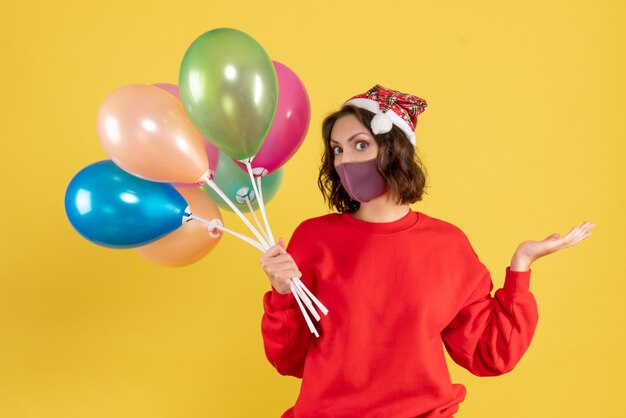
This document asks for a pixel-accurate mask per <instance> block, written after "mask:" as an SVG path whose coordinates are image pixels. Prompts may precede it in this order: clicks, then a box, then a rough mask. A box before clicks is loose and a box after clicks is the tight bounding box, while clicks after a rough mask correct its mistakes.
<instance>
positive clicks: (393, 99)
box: [342, 84, 428, 146]
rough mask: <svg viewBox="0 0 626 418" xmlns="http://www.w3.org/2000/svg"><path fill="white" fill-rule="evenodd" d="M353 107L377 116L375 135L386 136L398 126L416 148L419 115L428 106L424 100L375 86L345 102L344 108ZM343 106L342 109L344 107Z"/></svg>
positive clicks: (373, 125) (373, 120) (374, 125)
mask: <svg viewBox="0 0 626 418" xmlns="http://www.w3.org/2000/svg"><path fill="white" fill-rule="evenodd" d="M346 105H353V106H356V107H359V108H361V109H366V110H369V111H370V112H373V113H374V114H375V116H374V118H373V119H372V123H371V127H372V132H374V134H375V135H378V134H384V133H387V132H389V131H390V130H391V127H392V124H393V125H396V126H397V127H399V128H400V129H402V132H404V134H405V135H406V137H407V138H408V139H409V141H411V144H413V146H415V132H414V131H415V126H416V125H417V115H419V114H420V113H422V112H423V111H424V110H425V109H426V106H427V105H428V104H427V103H426V101H425V100H424V99H420V98H419V97H417V96H413V95H411V94H406V93H402V92H399V91H396V90H391V89H388V88H385V87H383V86H381V85H380V84H377V85H375V86H374V87H372V88H371V89H369V90H368V91H367V92H365V93H363V94H358V95H356V96H354V97H352V98H351V99H350V100H348V101H347V102H345V103H344V104H343V106H346ZM343 106H342V107H343Z"/></svg>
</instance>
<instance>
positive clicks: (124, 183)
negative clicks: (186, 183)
mask: <svg viewBox="0 0 626 418" xmlns="http://www.w3.org/2000/svg"><path fill="white" fill-rule="evenodd" d="M186 208H187V202H186V201H185V199H184V198H183V197H182V196H181V195H180V194H179V193H178V192H177V191H176V189H174V187H173V186H172V185H170V184H168V183H157V182H153V181H148V180H144V179H140V178H139V177H135V176H133V175H132V174H129V173H127V172H126V171H124V170H122V169H121V168H119V167H118V166H117V165H115V163H113V162H112V161H110V160H105V161H99V162H96V163H93V164H91V165H89V166H87V167H85V168H83V169H82V170H81V171H79V172H78V174H76V175H75V176H74V178H73V179H72V181H70V184H69V185H68V187H67V190H66V192H65V213H66V215H67V217H68V219H69V221H70V223H71V224H72V226H73V227H74V229H76V231H78V233H79V234H81V235H82V236H83V237H84V238H86V239H88V240H89V241H91V242H93V243H95V244H98V245H102V246H104V247H109V248H132V247H138V246H140V245H144V244H147V243H149V242H152V241H155V240H157V239H159V238H161V237H162V236H164V235H166V234H169V233H170V232H172V231H174V230H176V229H177V228H179V227H180V226H181V225H182V224H183V216H184V214H185V209H186Z"/></svg>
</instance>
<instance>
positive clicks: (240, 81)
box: [178, 28, 278, 160]
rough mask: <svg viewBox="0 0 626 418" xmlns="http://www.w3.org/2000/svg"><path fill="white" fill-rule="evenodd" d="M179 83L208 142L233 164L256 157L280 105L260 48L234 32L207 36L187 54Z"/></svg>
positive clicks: (226, 30) (275, 82)
mask: <svg viewBox="0 0 626 418" xmlns="http://www.w3.org/2000/svg"><path fill="white" fill-rule="evenodd" d="M178 84H179V86H178V87H179V92H180V99H181V101H182V103H183V105H184V107H185V110H186V111H187V114H188V115H189V117H190V119H191V120H192V122H193V123H194V125H195V126H196V128H198V130H199V131H200V133H202V134H203V135H204V136H205V137H206V138H207V140H209V141H210V142H211V143H213V144H214V145H215V146H217V147H218V148H219V149H220V150H222V151H223V152H225V153H226V154H228V155H229V156H231V157H232V158H234V159H236V160H243V159H246V158H249V157H252V156H254V155H256V154H257V152H258V151H259V149H260V148H261V145H263V141H264V140H265V137H266V136H267V134H268V132H269V130H270V128H271V127H272V122H273V121H274V115H275V114H276V106H277V103H278V79H277V76H276V70H275V68H274V64H273V62H272V60H271V59H270V57H269V56H268V55H267V53H266V52H265V50H264V49H263V48H262V47H261V45H259V44H258V43H257V42H256V41H255V40H254V39H253V38H251V37H250V36H249V35H247V34H245V33H243V32H241V31H238V30H236V29H230V28H220V29H214V30H211V31H208V32H206V33H204V34H202V35H200V36H199V37H198V38H197V39H196V40H195V41H194V42H193V43H192V44H191V46H190V47H189V49H187V52H186V53H185V56H184V58H183V62H182V64H181V67H180V74H179V83H178Z"/></svg>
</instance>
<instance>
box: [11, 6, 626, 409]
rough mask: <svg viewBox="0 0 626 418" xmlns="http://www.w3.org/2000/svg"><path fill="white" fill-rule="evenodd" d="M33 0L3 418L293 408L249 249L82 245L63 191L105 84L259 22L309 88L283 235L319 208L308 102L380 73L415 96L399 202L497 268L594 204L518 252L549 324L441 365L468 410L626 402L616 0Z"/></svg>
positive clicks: (350, 89)
mask: <svg viewBox="0 0 626 418" xmlns="http://www.w3.org/2000/svg"><path fill="white" fill-rule="evenodd" d="M37 3H39V4H30V5H24V4H28V2H16V1H14V2H11V4H10V5H3V6H2V12H1V13H0V16H1V17H0V31H1V32H2V34H1V44H2V49H1V50H2V64H1V67H0V71H1V74H2V77H1V83H2V84H1V85H2V87H1V97H2V102H1V103H2V104H1V106H2V107H1V112H0V117H1V120H0V122H1V125H0V126H1V131H0V132H2V134H1V138H0V147H1V154H0V155H1V156H2V159H1V161H2V162H1V164H0V170H1V171H0V173H1V180H0V181H2V189H1V193H2V205H1V211H2V213H1V215H2V216H1V217H0V218H1V221H0V222H1V225H0V226H1V228H0V237H1V238H0V250H1V252H0V254H1V255H0V274H1V275H2V278H1V280H0V376H1V378H0V416H1V417H2V418H4V417H6V418H48V417H62V418H83V417H89V418H98V417H103V418H104V417H106V418H109V417H118V418H121V417H133V418H144V417H145V418H181V417H185V418H196V417H197V418H200V417H226V418H230V417H272V418H273V417H277V416H279V414H280V413H281V412H282V411H283V410H285V409H286V408H288V407H289V406H291V405H292V404H293V402H294V400H295V398H296V396H297V393H298V389H299V381H298V380H296V379H294V378H289V377H283V376H280V375H278V374H277V373H276V372H275V370H274V369H273V368H272V367H271V366H270V364H269V363H268V362H267V361H266V359H265V357H264V353H263V346H262V340H261V334H260V320H261V315H262V305H261V298H262V295H263V293H264V292H265V291H266V290H268V288H269V283H268V281H267V279H266V278H265V276H264V275H263V274H262V271H261V270H260V267H259V265H258V256H259V254H257V253H256V250H253V249H252V248H251V247H250V248H248V247H247V246H246V245H245V244H243V243H240V242H239V241H238V240H236V239H234V238H232V237H230V236H227V237H224V239H222V241H221V242H220V244H219V245H218V246H217V248H216V249H215V250H214V251H213V252H212V253H211V254H209V255H208V256H207V257H206V258H205V259H203V260H202V261H200V262H198V263H197V264H195V265H193V266H191V267H187V268H180V269H167V268H162V267H158V266H156V265H153V264H150V263H149V262H147V261H145V260H144V259H143V258H141V257H140V256H138V255H137V254H136V253H135V252H134V251H133V250H124V251H122V250H109V249H105V248H102V247H98V246H96V245H94V244H91V243H90V242H88V241H86V240H85V239H83V238H82V237H80V236H79V235H78V234H77V233H76V232H75V231H74V230H73V229H72V227H71V225H70V224H69V222H68V220H67V218H66V216H65V211H64V208H63V197H64V193H65V189H66V187H67V185H68V183H69V181H70V180H71V178H72V177H73V175H74V174H76V173H77V172H78V171H79V170H80V169H82V168H83V167H84V166H86V165H88V164H90V163H92V162H94V161H98V160H102V159H105V158H106V154H105V153H104V151H103V149H102V147H101V146H100V144H99V142H98V139H97V135H96V113H97V110H98V108H99V106H100V104H101V102H102V101H103V99H104V98H105V97H106V95H107V94H108V93H110V92H112V91H113V90H115V89H117V88H119V87H121V86H123V85H126V84H131V83H146V84H150V83H158V82H170V83H176V82H177V77H178V69H179V66H180V62H181V59H182V56H183V54H184V52H185V50H186V49H187V47H188V46H189V45H190V44H191V42H192V41H193V40H194V39H195V38H196V37H197V36H199V35H200V34H202V33H204V32H205V31H208V30H211V29H215V28H218V27H233V28H236V29H239V30H242V31H244V32H246V33H248V34H249V35H251V36H252V37H253V38H255V39H256V40H257V41H258V42H259V43H260V44H261V45H262V46H263V47H264V48H265V50H266V51H267V52H268V53H269V55H270V57H271V58H272V59H275V60H277V61H280V62H282V63H285V64H286V65H288V66H289V67H290V68H292V69H293V70H294V71H295V72H296V73H297V74H298V75H299V76H300V78H301V79H302V80H303V82H304V84H305V85H306V86H307V88H308V91H309V94H310V98H311V105H312V120H311V128H310V130H309V134H308V136H307V139H306V141H305V143H304V145H303V146H302V148H301V149H300V151H299V152H298V154H297V155H296V156H295V157H294V158H293V159H292V160H291V161H290V162H288V163H287V165H286V168H285V179H284V182H283V184H282V186H281V190H280V191H279V193H278V195H277V197H276V198H275V199H274V200H273V201H272V202H271V203H270V204H269V206H268V211H269V216H270V222H271V224H272V227H273V230H274V231H275V233H276V234H277V235H283V236H285V237H288V236H289V234H290V233H291V231H292V230H293V229H294V228H295V226H296V225H297V224H298V223H299V222H300V221H302V220H303V219H305V218H307V217H310V216H316V215H321V214H324V213H326V210H327V209H326V207H325V206H324V204H323V201H322V198H321V195H320V193H319V192H318V190H317V188H316V184H315V182H316V170H317V165H318V159H319V150H320V144H319V143H320V134H319V130H320V129H319V127H320V122H321V119H322V118H323V116H324V115H325V114H326V113H328V112H330V111H332V110H334V109H335V108H336V107H338V106H339V105H340V104H341V103H342V101H343V100H345V99H347V98H348V97H350V96H352V95H354V94H356V93H360V92H363V91H365V90H366V89H368V88H370V87H371V86H373V85H374V84H376V83H380V84H383V85H385V86H388V87H390V88H394V89H398V90H402V91H406V92H410V93H413V94H416V95H418V96H420V97H423V98H425V99H426V100H427V101H428V104H429V106H428V109H427V110H426V112H425V113H423V114H422V115H420V123H419V125H418V128H417V141H418V144H419V152H420V155H421V156H422V158H423V160H424V162H425V164H426V166H427V168H428V171H429V175H430V178H429V184H430V189H429V195H427V196H426V198H425V200H424V201H423V202H420V203H418V204H416V205H414V206H413V207H414V208H415V209H417V210H420V211H423V212H426V213H428V214H430V215H431V216H435V217H439V218H442V219H445V220H447V221H450V222H453V223H455V224H457V225H458V226H460V227H461V228H462V229H463V230H464V231H465V232H466V233H467V235H468V236H469V237H470V240H471V241H472V243H473V244H474V246H475V249H476V250H477V252H478V254H479V256H480V257H481V259H482V260H483V261H484V262H485V264H486V265H487V266H488V267H489V268H490V270H491V272H492V277H493V280H494V283H495V285H496V287H499V286H500V285H501V284H502V281H503V279H504V268H505V267H506V266H507V265H508V263H509V261H510V258H511V255H512V253H513V250H514V249H515V247H516V246H517V244H518V243H519V242H521V241H523V240H527V239H536V240H539V239H543V238H544V237H546V236H547V235H549V234H550V233H553V232H560V233H562V234H563V233H566V232H567V231H569V229H570V228H571V227H573V226H574V225H578V224H580V223H582V222H583V221H584V220H590V221H592V222H594V223H596V225H597V226H596V227H595V228H594V229H593V230H592V231H593V233H594V235H593V236H592V237H590V238H589V239H587V240H585V241H583V242H582V243H581V244H579V245H578V246H575V247H573V248H569V249H566V250H563V251H562V252H559V253H556V254H554V255H551V256H549V257H547V258H544V259H541V260H539V261H538V262H537V263H535V264H533V266H532V268H533V277H532V284H531V290H532V291H533V292H534V294H535V295H536V297H537V300H538V303H539V309H540V321H539V325H538V329H537V332H536V335H535V339H534V341H533V343H532V345H531V347H530V349H529V351H528V352H527V354H526V356H525V357H524V358H523V359H522V361H521V363H520V364H519V365H518V367H517V368H516V369H515V370H514V371H513V372H511V373H510V374H508V375H505V376H501V377H498V378H478V377H474V376H472V375H470V374H469V373H468V372H466V371H464V370H463V369H460V368H459V367H457V366H455V365H452V364H451V373H452V375H453V379H454V380H455V381H460V382H462V383H465V384H466V385H467V387H468V396H467V399H466V401H465V402H464V403H463V404H462V405H461V409H460V412H459V413H458V416H459V417H463V418H474V417H476V418H478V417H480V418H484V417H503V416H506V417H524V418H528V417H538V418H543V417H546V418H552V417H618V416H624V411H623V406H622V401H621V400H620V399H621V397H622V396H623V393H624V392H625V390H626V383H625V379H626V364H625V360H624V358H625V357H624V355H623V352H624V344H625V343H626V327H625V322H624V321H625V320H626V315H625V314H626V308H624V305H625V304H624V302H623V295H624V293H625V291H626V277H625V275H624V269H623V266H622V265H621V264H620V263H621V261H624V256H625V254H626V252H625V250H626V246H625V245H624V232H626V222H625V221H624V208H625V206H626V198H625V192H624V190H625V186H626V184H625V183H626V164H624V163H623V158H624V154H625V152H626V145H624V143H625V139H626V128H625V124H624V112H625V111H626V100H625V97H626V88H625V87H626V82H625V81H624V74H626V65H625V58H624V57H625V56H626V48H624V40H625V39H626V29H625V27H624V25H623V23H624V18H625V17H626V13H625V11H626V7H625V6H624V3H623V2H619V1H609V0H603V1H595V2H590V1H580V0H575V1H571V0H570V1H556V0H548V1H546V0H529V1H523V2H503V1H496V0H489V1H487V0H478V1H471V2H470V1H466V2H462V1H456V2H453V1H428V2H423V1H410V2H391V1H390V2H385V1H375V2H374V1H372V2H364V1H332V2H328V3H323V2H322V3H321V2H317V1H316V2H307V3H300V2H296V1H294V2H286V1H255V2H252V1H250V2H249V3H245V2H242V1H239V0H230V1H223V2H212V1H178V2H174V1H168V2H165V1H163V2H157V1H145V0H144V1H128V0H127V1H118V0H113V1H108V2H100V3H91V2H84V1H75V0H73V1H71V2H63V3H56V4H53V3H51V2H44V1H38V2H37ZM223 216H224V219H225V223H226V225H227V226H230V227H232V228H234V229H237V230H240V231H243V228H244V227H243V224H241V223H240V222H239V221H238V220H237V218H236V217H235V216H234V215H232V214H231V213H223ZM242 260H243V261H242ZM330 309H332V306H331V307H330Z"/></svg>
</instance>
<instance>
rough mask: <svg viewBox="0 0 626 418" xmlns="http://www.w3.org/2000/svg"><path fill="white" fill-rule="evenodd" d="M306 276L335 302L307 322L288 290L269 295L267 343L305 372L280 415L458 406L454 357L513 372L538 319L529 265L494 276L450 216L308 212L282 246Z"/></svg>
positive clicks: (282, 360) (482, 368)
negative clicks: (386, 217)
mask: <svg viewBox="0 0 626 418" xmlns="http://www.w3.org/2000/svg"><path fill="white" fill-rule="evenodd" d="M287 252H289V253H290V254H291V255H292V257H293V258H294V260H295V261H296V263H297V264H298V267H299V268H300V271H301V272H302V278H301V280H302V282H303V283H304V284H305V285H306V286H307V287H308V288H309V289H310V290H311V291H312V292H313V294H315V295H316V296H317V297H318V298H319V299H320V300H321V301H322V303H324V305H326V307H327V308H328V309H329V313H328V315H327V316H323V315H322V320H321V321H320V322H316V321H315V320H314V319H313V318H312V320H313V321H314V323H315V326H316V328H317V329H318V331H319V333H320V337H319V338H316V337H315V336H314V335H313V334H311V333H310V331H309V329H308V327H307V326H306V323H305V321H304V317H303V316H302V313H301V311H300V309H299V307H298V305H297V302H296V300H295V298H294V297H293V295H291V294H286V295H281V294H279V293H278V292H276V290H275V289H273V288H272V290H271V291H269V292H267V293H266V294H265V295H264V298H263V305H264V315H263V319H262V327H261V330H262V335H263V343H264V347H265V354H266V356H267V358H268V360H269V361H270V363H271V364H272V365H273V366H274V367H275V368H276V370H277V371H278V372H279V373H280V374H282V375H291V376H296V377H299V378H302V385H301V388H300V395H299V396H298V399H297V402H296V404H295V405H294V406H293V407H292V408H289V409H288V410H287V411H286V412H285V413H284V414H283V415H282V417H283V418H291V417H293V418H313V417H316V418H348V417H350V418H357V417H358V418H415V417H420V418H425V417H428V418H431V417H451V416H452V414H453V413H455V412H456V411H457V410H458V404H459V403H460V402H461V401H463V399H464V398H465V387H464V386H463V385H461V384H453V383H452V382H451V380H450V375H449V372H448V368H447V365H446V360H445V356H444V346H445V348H446V349H447V351H448V353H449V354H450V356H451V357H452V359H453V360H454V361H455V362H456V363H458V364H459V365H461V366H463V367H464V368H466V369H467V370H469V371H470V372H472V373H473V374H475V375H478V376H494V375H499V374H502V373H506V372H508V371H510V370H511V369H512V368H513V367H514V366H515V365H516V364H517V362H518V361H519V360H520V358H521V357H522V355H523V354H524V352H525V351H526V349H527V348H528V345H529V344H530V341H531V339H532V336H533V333H534V331H535V327H536V325H537V304H536V301H535V298H534V296H533V295H532V293H530V292H529V281H530V272H531V271H530V270H528V271H520V272H516V271H511V270H510V269H509V267H507V268H506V269H505V273H506V275H505V281H504V286H503V288H502V289H498V290H497V291H496V292H495V294H494V296H493V297H492V296H491V291H492V289H493V284H492V281H491V276H490V273H489V271H488V270H487V268H486V267H485V265H484V264H483V263H482V262H481V261H480V260H479V259H478V256H477V255H476V253H475V252H474V250H473V248H472V246H471V244H470V242H469V240H468V238H467V237H466V235H465V234H464V233H463V232H462V231H461V230H460V229H459V228H458V227H457V226H455V225H453V224H451V223H448V222H445V221H443V220H440V219H437V218H434V217H430V216H428V215H426V214H424V213H422V212H416V211H413V210H412V211H410V212H409V213H408V214H407V215H406V216H404V217H403V218H401V219H399V220H397V221H394V222H389V223H372V222H364V221H361V220H358V219H356V218H354V217H353V216H352V215H350V214H347V213H344V214H336V213H332V214H328V215H324V216H320V217H317V218H313V219H309V220H306V221H304V222H302V223H301V224H300V225H299V226H298V227H297V228H296V230H295V231H294V233H293V236H292V237H291V240H290V242H289V245H288V247H287Z"/></svg>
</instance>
